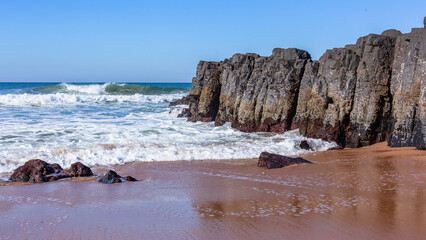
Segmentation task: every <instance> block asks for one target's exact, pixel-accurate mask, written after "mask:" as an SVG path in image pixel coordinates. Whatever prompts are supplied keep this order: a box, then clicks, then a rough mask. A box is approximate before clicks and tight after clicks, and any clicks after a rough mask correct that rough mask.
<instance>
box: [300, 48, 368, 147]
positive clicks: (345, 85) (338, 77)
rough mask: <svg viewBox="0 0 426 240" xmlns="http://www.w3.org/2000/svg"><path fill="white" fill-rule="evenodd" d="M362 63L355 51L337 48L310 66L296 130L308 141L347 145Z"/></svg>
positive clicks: (303, 88)
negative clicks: (320, 140)
mask: <svg viewBox="0 0 426 240" xmlns="http://www.w3.org/2000/svg"><path fill="white" fill-rule="evenodd" d="M359 61H360V57H359V56H358V55H357V54H356V53H355V51H353V50H350V49H347V48H335V49H332V50H327V51H326V53H325V54H324V55H323V56H321V58H320V59H319V61H318V62H316V61H314V62H311V63H309V64H308V66H307V71H306V72H305V74H304V76H303V79H302V83H301V87H300V92H299V100H298V105H297V111H296V116H295V119H294V124H293V128H299V129H300V132H301V134H302V135H305V136H308V137H313V138H322V139H325V140H328V141H336V142H337V143H339V144H344V142H345V135H344V133H345V128H346V127H347V126H348V122H349V114H350V111H351V109H352V104H353V98H354V92H355V84H356V70H357V68H358V64H359Z"/></svg>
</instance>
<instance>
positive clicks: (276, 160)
mask: <svg viewBox="0 0 426 240" xmlns="http://www.w3.org/2000/svg"><path fill="white" fill-rule="evenodd" d="M300 163H310V164H312V163H313V162H311V161H308V160H306V159H303V158H301V157H297V158H292V157H286V156H283V155H278V154H273V153H268V152H262V153H261V154H260V156H259V161H258V163H257V166H258V167H266V168H267V169H272V168H282V167H286V166H290V165H293V164H300Z"/></svg>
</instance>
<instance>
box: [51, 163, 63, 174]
mask: <svg viewBox="0 0 426 240" xmlns="http://www.w3.org/2000/svg"><path fill="white" fill-rule="evenodd" d="M49 165H50V167H51V168H52V169H53V171H54V173H60V172H62V171H63V170H64V169H62V167H61V165H59V164H57V163H52V164H49Z"/></svg>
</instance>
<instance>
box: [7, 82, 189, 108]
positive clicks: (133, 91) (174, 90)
mask: <svg viewBox="0 0 426 240" xmlns="http://www.w3.org/2000/svg"><path fill="white" fill-rule="evenodd" d="M169 85H173V84H169ZM175 85H176V87H159V86H145V85H137V84H116V83H105V84H67V83H61V84H54V85H48V86H39V87H34V88H26V89H25V88H24V89H16V88H15V89H7V90H4V89H3V90H2V92H3V94H0V105H10V106H55V105H70V104H103V103H126V102H127V103H128V102H133V103H161V102H170V101H173V100H175V99H178V98H181V97H182V96H184V95H186V94H187V93H188V90H189V89H188V88H182V87H180V85H179V84H175ZM28 86H31V85H30V84H29V85H28ZM9 88H10V86H9ZM0 90H1V85H0Z"/></svg>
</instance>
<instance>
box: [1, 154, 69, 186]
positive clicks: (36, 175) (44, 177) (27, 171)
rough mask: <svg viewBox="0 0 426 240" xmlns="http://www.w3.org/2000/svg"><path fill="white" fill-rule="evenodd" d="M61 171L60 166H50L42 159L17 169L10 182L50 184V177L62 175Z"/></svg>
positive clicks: (28, 162) (34, 160) (31, 161)
mask: <svg viewBox="0 0 426 240" xmlns="http://www.w3.org/2000/svg"><path fill="white" fill-rule="evenodd" d="M61 171H62V168H61V166H59V164H48V163H47V162H45V161H43V160H41V159H32V160H29V161H27V162H26V163H25V164H24V165H23V166H20V167H18V168H17V169H15V171H14V172H13V174H12V176H10V178H9V180H10V181H13V182H32V183H41V182H48V181H49V177H48V175H50V174H55V173H60V172H61Z"/></svg>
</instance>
